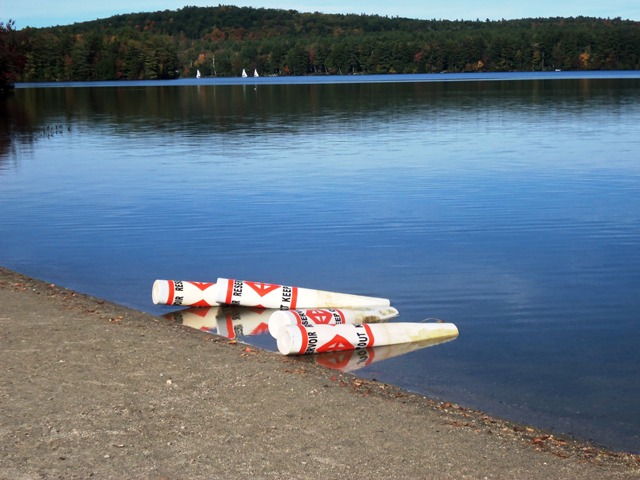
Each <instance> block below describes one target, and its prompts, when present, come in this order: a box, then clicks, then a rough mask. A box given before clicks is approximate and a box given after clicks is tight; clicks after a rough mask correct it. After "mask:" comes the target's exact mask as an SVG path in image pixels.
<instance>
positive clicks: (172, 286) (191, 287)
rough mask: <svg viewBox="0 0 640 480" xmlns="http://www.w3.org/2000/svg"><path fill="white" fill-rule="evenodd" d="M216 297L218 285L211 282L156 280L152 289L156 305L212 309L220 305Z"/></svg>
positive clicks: (152, 297) (152, 296)
mask: <svg viewBox="0 0 640 480" xmlns="http://www.w3.org/2000/svg"><path fill="white" fill-rule="evenodd" d="M216 295H217V287H216V284H215V283H211V282H190V281H186V280H156V281H155V282H153V287H152V289H151V299H152V300H153V303H154V304H156V305H184V306H187V307H189V306H192V307H211V306H214V305H218V302H217V301H216Z"/></svg>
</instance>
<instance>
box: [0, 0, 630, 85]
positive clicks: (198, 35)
mask: <svg viewBox="0 0 640 480" xmlns="http://www.w3.org/2000/svg"><path fill="white" fill-rule="evenodd" d="M8 24H10V22H9V23H8ZM5 30H6V28H5ZM9 33H10V34H12V36H13V37H12V38H13V39H12V42H11V45H12V46H13V48H16V49H17V50H18V51H19V55H20V58H21V61H19V62H17V65H18V70H17V71H16V72H15V75H14V77H15V78H16V79H17V80H18V81H85V80H118V79H129V80H133V79H171V78H177V77H192V76H194V75H195V73H196V70H199V71H200V73H201V74H202V75H203V76H238V75H240V73H241V72H242V70H243V69H246V70H247V71H248V72H252V71H253V70H254V69H256V70H258V72H260V74H261V75H314V74H315V75H318V74H360V73H367V74H385V73H437V72H445V71H446V72H487V71H543V70H557V69H561V70H635V69H640V22H636V21H631V20H622V19H620V18H614V19H601V18H590V17H576V18H534V19H522V20H500V21H490V20H475V21H463V20H458V21H450V20H415V19H408V18H399V17H392V18H390V17H383V16H378V15H337V14H321V13H301V12H298V11H295V10H278V9H264V8H250V7H234V6H223V5H220V6H218V7H184V8H182V9H179V10H165V11H159V12H151V13H136V14H127V15H116V16H113V17H110V18H106V19H101V20H95V21H91V22H83V23H75V24H73V25H66V26H57V27H50V28H39V29H35V28H25V29H22V30H20V31H15V30H10V31H9ZM2 45H3V44H2V42H0V49H2V48H8V47H3V46H2ZM1 58H3V57H2V52H0V59H1ZM0 68H5V67H4V65H2V64H0Z"/></svg>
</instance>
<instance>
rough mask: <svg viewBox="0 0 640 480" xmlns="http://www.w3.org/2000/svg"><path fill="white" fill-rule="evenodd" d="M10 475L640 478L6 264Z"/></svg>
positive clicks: (1, 273) (2, 452) (1, 349)
mask: <svg viewBox="0 0 640 480" xmlns="http://www.w3.org/2000/svg"><path fill="white" fill-rule="evenodd" d="M0 305H1V306H2V308H1V309H0V365H1V366H2V368H1V369H0V372H1V373H0V375H1V380H0V412H2V413H1V416H0V478H1V479H11V480H16V479H43V478H46V479H53V478H64V479H68V478H88V477H91V478H98V479H102V478H114V479H115V478H118V479H120V478H128V479H133V478H141V479H179V478H180V479H182V478H185V479H201V478H202V479H205V478H206V479H215V478H225V479H228V478H258V479H260V478H274V479H276V478H277V479H283V478H287V479H307V478H309V479H311V478H375V479H377V478H380V479H394V478H429V479H449V478H450V479H467V478H468V479H484V478H489V479H515V478H518V479H550V478H553V479H606V478H615V479H640V456H637V455H629V454H624V453H616V452H610V451H606V450H603V449H599V448H596V447H594V446H592V445H588V444H582V443H579V442H575V441H572V440H568V439H563V438H559V437H555V436H552V435H549V434H548V433H545V432H542V431H539V430H536V429H533V428H530V427H527V426H523V425H518V424H514V423H510V422H506V421H503V420H499V419H495V418H490V417H488V416H486V415H483V414H482V413H481V412H476V411H471V410H468V409H464V408H461V407H458V406H457V405H453V404H450V403H443V402H435V401H432V400H429V399H426V398H424V397H421V396H419V395H414V394H411V393H408V392H405V391H403V390H401V389H398V388H395V387H391V386H389V385H385V384H382V383H377V382H371V381H363V380H360V379H357V378H355V377H353V376H351V375H346V374H338V373H336V372H335V371H332V370H327V369H324V368H322V367H320V366H317V365H313V364H310V363H308V362H301V361H299V360H297V359H295V358H290V357H283V356H281V355H279V354H277V353H272V352H266V351H261V350H257V349H255V348H254V347H248V346H247V345H243V344H240V343H233V342H230V341H229V340H227V339H224V338H220V337H217V336H214V335H210V334H206V333H202V332H198V331H196V330H193V329H189V328H187V327H183V326H180V325H178V324H177V323H175V322H170V321H168V320H165V319H162V318H157V317H153V316H151V315H147V314H144V313H141V312H137V311H134V310H131V309H127V308H123V307H120V306H117V305H113V304H111V303H108V302H105V301H102V300H100V299H96V298H92V297H88V296H85V295H81V294H78V293H74V292H72V291H69V290H66V289H63V288H60V287H57V286H54V285H49V284H46V283H43V282H40V281H37V280H34V279H31V278H28V277H25V276H23V275H20V274H17V273H15V272H12V271H9V270H6V269H3V268H1V267H0Z"/></svg>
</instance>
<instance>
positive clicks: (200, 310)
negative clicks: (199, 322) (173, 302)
mask: <svg viewBox="0 0 640 480" xmlns="http://www.w3.org/2000/svg"><path fill="white" fill-rule="evenodd" d="M210 311H211V308H190V309H189V310H187V312H189V313H190V314H192V315H197V316H199V317H202V318H204V317H206V316H207V315H208V314H209V312H210Z"/></svg>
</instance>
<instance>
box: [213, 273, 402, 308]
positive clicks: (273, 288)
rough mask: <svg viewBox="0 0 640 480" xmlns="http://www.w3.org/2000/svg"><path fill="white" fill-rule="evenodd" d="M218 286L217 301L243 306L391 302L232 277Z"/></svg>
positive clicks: (377, 304)
mask: <svg viewBox="0 0 640 480" xmlns="http://www.w3.org/2000/svg"><path fill="white" fill-rule="evenodd" d="M216 286H217V296H216V301H217V302H218V303H224V304H227V305H239V306H243V307H262V308H276V309H278V310H295V309H308V308H345V307H351V308H368V307H381V306H383V307H388V306H389V305H390V304H391V302H390V301H389V299H387V298H376V297H367V296H363V295H351V294H348V293H337V292H327V291H324V290H313V289H310V288H301V287H291V286H287V285H276V284H272V283H263V282H250V281H247V280H233V279H229V278H218V280H217V282H216Z"/></svg>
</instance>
